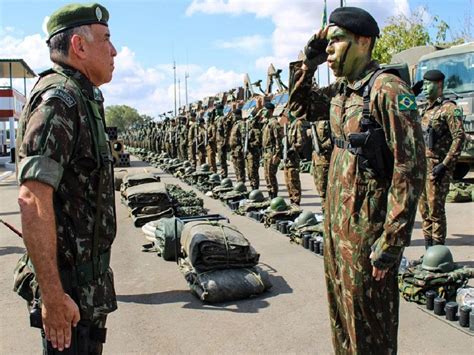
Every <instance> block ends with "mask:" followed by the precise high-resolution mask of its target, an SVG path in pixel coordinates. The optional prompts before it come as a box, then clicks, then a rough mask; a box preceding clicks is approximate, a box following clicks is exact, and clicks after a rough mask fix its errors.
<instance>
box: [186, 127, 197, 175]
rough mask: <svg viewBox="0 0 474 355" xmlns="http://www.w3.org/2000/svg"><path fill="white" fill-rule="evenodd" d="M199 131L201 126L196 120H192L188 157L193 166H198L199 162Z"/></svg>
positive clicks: (189, 131) (189, 132)
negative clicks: (197, 156)
mask: <svg viewBox="0 0 474 355" xmlns="http://www.w3.org/2000/svg"><path fill="white" fill-rule="evenodd" d="M198 133H199V126H198V124H197V123H196V122H195V121H191V123H190V124H189V130H188V159H189V161H190V162H191V165H192V166H193V168H196V164H197V158H196V154H197V144H196V143H197V139H198V138H197V137H198Z"/></svg>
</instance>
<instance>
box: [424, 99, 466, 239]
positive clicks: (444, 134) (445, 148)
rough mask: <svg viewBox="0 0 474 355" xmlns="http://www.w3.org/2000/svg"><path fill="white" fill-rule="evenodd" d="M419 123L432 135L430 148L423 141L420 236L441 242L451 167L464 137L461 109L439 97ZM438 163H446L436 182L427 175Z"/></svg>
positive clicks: (452, 167)
mask: <svg viewBox="0 0 474 355" xmlns="http://www.w3.org/2000/svg"><path fill="white" fill-rule="evenodd" d="M421 124H422V127H423V130H424V131H425V132H426V130H427V128H428V126H431V127H432V129H433V130H434V137H435V139H434V142H433V143H434V144H433V147H431V149H430V147H429V146H428V144H426V158H427V159H426V161H427V166H426V168H427V179H426V181H425V186H424V188H423V191H422V193H421V198H420V203H419V208H420V213H421V216H422V218H423V235H424V237H425V241H426V242H427V243H429V244H432V243H434V244H444V243H445V240H446V212H445V210H444V204H445V202H446V196H447V195H448V192H449V184H450V182H451V178H452V174H453V170H454V166H455V165H456V162H457V160H458V158H459V155H460V154H461V150H462V146H463V142H464V139H465V134H464V128H463V124H462V111H461V109H459V108H458V107H457V105H456V103H454V102H453V101H450V100H447V99H444V98H439V99H438V100H436V101H435V102H434V103H433V104H432V105H430V106H429V107H427V109H426V110H425V111H424V113H423V118H422V122H421ZM425 136H426V133H425ZM425 142H426V140H425ZM439 163H443V165H444V166H446V168H447V172H446V174H445V175H444V177H443V178H442V179H441V181H439V182H438V181H435V180H432V179H431V178H430V175H431V171H432V170H433V168H434V166H435V165H437V164H439Z"/></svg>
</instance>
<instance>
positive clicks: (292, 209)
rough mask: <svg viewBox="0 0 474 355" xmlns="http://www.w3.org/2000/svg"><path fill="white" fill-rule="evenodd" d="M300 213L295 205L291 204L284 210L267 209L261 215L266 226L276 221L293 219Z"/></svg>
mask: <svg viewBox="0 0 474 355" xmlns="http://www.w3.org/2000/svg"><path fill="white" fill-rule="evenodd" d="M300 214H301V209H300V208H299V206H297V205H291V206H289V208H288V209H287V210H286V211H273V210H270V209H267V210H266V211H265V214H264V215H263V224H264V226H265V227H266V228H269V227H271V226H272V225H273V224H275V223H276V222H277V221H294V220H295V218H296V217H298V216H299V215H300Z"/></svg>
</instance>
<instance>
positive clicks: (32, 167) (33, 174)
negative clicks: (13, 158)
mask: <svg viewBox="0 0 474 355" xmlns="http://www.w3.org/2000/svg"><path fill="white" fill-rule="evenodd" d="M63 171H64V169H63V167H62V166H61V165H60V164H59V163H58V162H57V161H55V160H53V159H51V158H48V157H45V156H42V155H33V156H29V157H26V158H24V159H23V160H22V161H21V162H20V163H19V164H18V183H19V184H22V183H23V182H25V181H26V180H36V181H40V182H43V183H45V184H48V185H51V186H52V187H53V188H54V190H57V189H58V186H59V182H60V181H61V178H62V176H63Z"/></svg>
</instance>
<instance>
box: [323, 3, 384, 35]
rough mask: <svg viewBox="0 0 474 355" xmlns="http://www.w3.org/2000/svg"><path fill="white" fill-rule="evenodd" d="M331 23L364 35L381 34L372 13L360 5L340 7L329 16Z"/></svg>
mask: <svg viewBox="0 0 474 355" xmlns="http://www.w3.org/2000/svg"><path fill="white" fill-rule="evenodd" d="M329 25H336V26H338V27H342V28H345V29H346V30H349V31H351V32H352V33H354V34H356V35H359V36H364V37H377V36H378V35H379V34H380V30H379V26H378V25H377V22H376V21H375V19H374V18H373V17H372V15H371V14H369V13H368V12H367V11H365V10H364V9H361V8H359V7H351V6H344V7H338V8H337V9H336V10H334V11H333V12H332V13H331V15H330V16H329Z"/></svg>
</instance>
